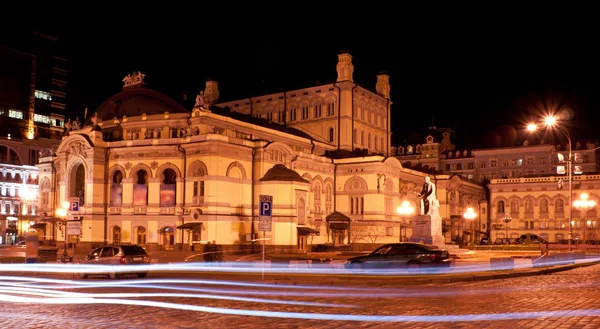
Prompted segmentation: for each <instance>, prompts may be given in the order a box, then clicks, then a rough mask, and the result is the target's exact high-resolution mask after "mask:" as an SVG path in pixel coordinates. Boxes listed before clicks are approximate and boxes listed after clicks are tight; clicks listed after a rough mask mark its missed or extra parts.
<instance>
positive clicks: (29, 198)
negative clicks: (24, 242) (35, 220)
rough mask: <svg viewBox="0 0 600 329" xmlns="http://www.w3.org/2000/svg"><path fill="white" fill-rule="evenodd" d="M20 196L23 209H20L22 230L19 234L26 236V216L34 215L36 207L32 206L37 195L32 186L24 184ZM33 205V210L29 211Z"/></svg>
mask: <svg viewBox="0 0 600 329" xmlns="http://www.w3.org/2000/svg"><path fill="white" fill-rule="evenodd" d="M19 196H20V197H21V211H20V214H19V215H20V218H21V219H20V222H21V230H20V231H19V235H20V236H21V237H23V238H24V237H25V235H24V234H25V230H24V228H23V227H24V224H23V223H24V221H25V219H26V218H27V217H26V216H27V215H29V218H30V219H31V216H33V215H34V213H33V209H34V207H33V206H31V203H32V202H33V201H34V200H35V198H36V195H35V191H33V190H32V189H31V188H29V187H26V186H25V184H23V186H22V187H21V188H20V189H19ZM30 206H31V209H32V211H31V212H29V207H30ZM30 226H31V225H30Z"/></svg>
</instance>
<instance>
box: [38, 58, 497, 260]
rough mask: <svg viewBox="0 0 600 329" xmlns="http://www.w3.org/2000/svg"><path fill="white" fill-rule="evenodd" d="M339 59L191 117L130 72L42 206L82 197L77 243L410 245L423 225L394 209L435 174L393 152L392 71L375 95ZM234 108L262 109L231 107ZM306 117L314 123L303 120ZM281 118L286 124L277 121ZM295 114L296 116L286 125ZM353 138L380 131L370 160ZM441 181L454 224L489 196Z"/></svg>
mask: <svg viewBox="0 0 600 329" xmlns="http://www.w3.org/2000/svg"><path fill="white" fill-rule="evenodd" d="M339 61H340V62H339V63H338V82H336V83H335V84H333V85H325V86H321V87H311V88H307V89H302V90H296V91H290V92H286V93H285V94H282V95H269V96H261V97H260V98H252V99H251V100H242V101H237V102H229V103H218V102H217V101H218V97H219V96H218V95H219V91H218V88H217V87H218V84H217V82H216V81H212V80H209V81H207V82H206V89H205V90H204V91H202V92H201V93H200V94H199V95H198V97H197V98H196V104H195V106H194V108H193V109H191V110H188V109H186V108H185V107H183V106H182V105H181V104H179V103H177V102H176V101H174V100H173V99H171V98H169V97H167V96H166V95H164V94H161V93H159V92H157V91H154V90H151V89H148V88H145V86H144V81H143V78H144V76H143V74H141V73H139V72H138V73H134V74H133V75H130V76H128V77H126V78H125V79H124V80H123V82H124V84H125V85H124V87H123V90H122V92H120V93H118V94H116V95H114V96H113V97H111V98H110V99H108V100H107V101H105V102H104V103H103V104H102V105H100V106H99V107H98V109H97V110H96V111H95V112H94V115H93V116H92V118H91V119H90V120H89V121H88V122H86V123H85V125H84V126H83V127H82V128H81V129H72V128H71V130H69V131H68V136H66V137H65V138H64V139H63V141H62V143H61V144H60V146H59V148H58V150H57V151H56V154H55V155H52V156H48V157H44V158H42V159H41V163H40V164H39V165H38V167H39V169H40V177H39V179H40V186H51V187H52V189H51V191H52V193H51V196H49V197H48V198H47V200H48V203H45V204H44V203H41V204H40V207H41V208H42V209H41V211H44V212H48V213H54V212H55V211H56V209H57V208H58V207H60V204H62V202H63V201H71V200H76V201H78V202H79V207H78V209H77V211H70V213H69V215H68V216H67V218H66V219H72V218H73V217H77V218H80V220H81V232H80V234H78V236H77V240H76V242H77V243H78V245H79V246H84V247H91V246H92V245H98V244H102V243H107V242H131V243H139V244H143V245H146V246H147V247H148V248H149V249H172V248H175V247H179V246H183V249H187V248H189V247H191V246H194V245H195V244H196V243H199V242H203V241H204V242H205V241H213V240H215V241H217V242H218V243H219V244H224V245H234V244H251V243H253V241H255V239H256V238H257V237H259V236H260V237H262V235H263V234H264V237H265V238H266V239H267V240H266V241H267V242H266V243H267V244H269V245H272V246H282V247H284V248H292V249H297V250H301V251H306V250H308V249H309V247H310V244H320V243H330V244H334V245H339V244H360V243H385V242H393V241H399V240H402V239H406V237H407V236H410V234H411V232H410V227H409V226H408V223H409V221H410V219H411V217H412V216H406V217H402V216H400V214H398V213H397V211H396V209H397V207H398V206H399V205H400V203H401V201H403V200H408V201H410V202H411V203H412V205H413V207H414V208H415V209H416V201H417V199H416V189H417V186H421V184H422V182H423V180H424V177H425V175H426V174H424V173H422V172H418V171H413V170H407V169H404V168H402V165H401V164H400V162H399V161H398V160H397V159H396V158H393V157H386V156H384V155H383V154H386V153H387V152H388V148H389V146H388V143H389V138H388V136H387V134H388V131H389V129H388V126H389V104H390V101H389V99H387V97H388V95H389V82H388V78H387V76H385V77H383V76H381V75H380V76H378V79H377V85H376V89H377V90H378V93H373V92H370V91H368V90H367V89H365V88H361V87H358V86H357V85H355V84H354V83H352V80H351V77H352V69H353V68H352V65H351V61H350V57H349V54H347V53H342V54H341V55H340V56H339ZM286 94H289V95H287V96H286ZM380 94H381V95H380ZM292 95H295V96H292ZM280 97H283V98H280ZM286 97H290V98H292V99H293V100H294V102H293V104H295V106H292V102H291V101H290V102H288V101H286ZM263 99H264V102H263ZM269 99H270V101H269ZM275 100H278V101H277V102H275ZM259 101H260V102H259ZM247 102H250V103H251V104H262V105H261V106H260V107H259V106H256V107H255V106H254V105H252V106H250V104H246V103H247ZM254 102H256V103H254ZM268 102H273V103H272V104H271V106H270V108H271V109H272V111H267V107H266V104H265V103H268ZM235 104H241V105H240V106H241V107H243V106H246V105H248V108H249V109H253V110H249V111H247V110H243V109H240V110H234V109H235V108H236V105H235ZM240 106H237V108H239V107H240ZM262 106H264V107H262ZM257 108H258V109H257ZM305 108H308V113H313V114H314V115H311V114H309V115H308V116H305V115H304V114H302V113H305V110H304V109H305ZM276 109H278V110H277V111H276ZM279 109H280V110H279ZM284 109H288V110H284ZM319 109H322V110H319ZM353 109H354V110H355V111H354V112H353ZM255 111H256V112H255ZM280 111H283V113H282V114H281V118H283V119H282V120H283V122H273V121H274V120H273V119H272V117H274V116H278V117H279V115H278V114H277V113H280ZM294 111H297V113H298V114H289V113H293V112H294ZM321 111H322V112H321ZM256 113H259V114H256ZM319 113H321V114H320V115H318V114H319ZM353 113H354V116H353ZM361 113H362V114H361ZM287 115H291V116H292V118H294V115H297V117H295V118H294V119H293V120H291V121H292V122H293V123H290V124H287V123H286V122H287V119H286V118H287ZM355 116H358V118H356V117H355ZM361 116H364V121H363V119H360V118H361ZM303 118H304V119H303ZM319 127H320V128H319ZM331 129H333V134H332V133H331ZM355 131H356V132H355ZM356 133H358V134H359V135H361V136H362V135H364V136H367V138H368V136H369V134H370V136H371V137H370V139H368V140H367V139H365V140H364V144H361V143H360V142H359V143H358V145H360V146H363V145H364V146H366V151H365V150H361V151H360V152H352V149H353V148H354V147H355V146H357V144H356V143H353V141H354V140H355V138H356ZM375 136H377V138H375ZM382 140H383V141H382ZM375 141H377V142H375ZM432 181H434V182H435V183H436V184H437V185H438V199H439V200H440V204H441V208H440V213H441V214H442V216H445V217H449V216H450V215H455V214H462V212H463V210H464V209H463V208H464V207H466V206H467V205H468V204H469V202H473V204H474V205H477V204H480V203H481V201H480V199H481V197H482V196H484V195H485V194H484V191H483V188H481V187H480V186H478V185H475V184H472V183H469V182H466V181H463V180H461V179H460V178H459V177H458V176H447V175H445V176H439V177H433V178H432ZM450 194H453V195H454V196H455V198H454V199H452V200H450V198H449V196H448V195H450ZM459 195H463V196H462V198H461V197H459ZM261 196H270V197H272V200H273V201H272V213H271V225H270V229H264V227H263V229H264V230H260V228H261V226H262V225H259V221H260V219H261V216H260V213H259V202H260V200H261ZM460 200H462V201H460ZM407 227H408V229H409V230H408V231H407ZM59 231H60V230H58V231H57V232H59ZM45 236H48V234H47V233H46V235H45ZM56 238H58V239H64V235H60V234H58V233H57V236H56Z"/></svg>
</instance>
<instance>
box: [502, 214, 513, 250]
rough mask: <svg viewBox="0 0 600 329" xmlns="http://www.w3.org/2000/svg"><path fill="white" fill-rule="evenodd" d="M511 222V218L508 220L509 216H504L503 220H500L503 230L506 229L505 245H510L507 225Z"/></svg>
mask: <svg viewBox="0 0 600 329" xmlns="http://www.w3.org/2000/svg"><path fill="white" fill-rule="evenodd" d="M511 220H512V218H510V216H509V215H504V218H502V221H503V222H504V228H505V229H506V235H505V239H506V244H509V243H510V240H509V239H508V223H510V221H511Z"/></svg>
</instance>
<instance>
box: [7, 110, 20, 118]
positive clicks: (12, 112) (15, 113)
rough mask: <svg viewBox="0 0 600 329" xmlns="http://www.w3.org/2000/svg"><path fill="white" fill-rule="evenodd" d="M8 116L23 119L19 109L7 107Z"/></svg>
mask: <svg viewBox="0 0 600 329" xmlns="http://www.w3.org/2000/svg"><path fill="white" fill-rule="evenodd" d="M8 117H9V118H15V119H23V112H22V111H19V110H13V109H9V110H8Z"/></svg>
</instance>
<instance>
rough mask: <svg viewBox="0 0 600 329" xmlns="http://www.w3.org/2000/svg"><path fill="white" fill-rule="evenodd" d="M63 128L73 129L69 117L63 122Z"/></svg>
mask: <svg viewBox="0 0 600 329" xmlns="http://www.w3.org/2000/svg"><path fill="white" fill-rule="evenodd" d="M65 128H67V131H70V130H72V129H73V124H72V123H71V119H70V118H69V119H67V122H66V123H65Z"/></svg>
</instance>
